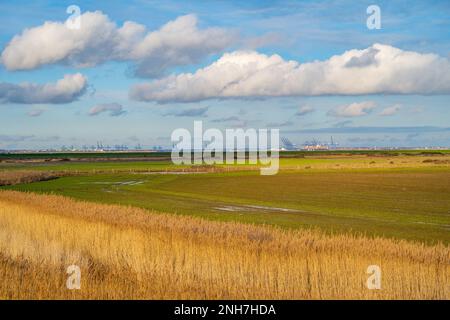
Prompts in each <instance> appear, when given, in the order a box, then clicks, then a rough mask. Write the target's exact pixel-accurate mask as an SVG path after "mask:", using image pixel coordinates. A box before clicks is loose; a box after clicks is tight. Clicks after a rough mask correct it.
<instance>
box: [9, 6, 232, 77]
mask: <svg viewBox="0 0 450 320" xmlns="http://www.w3.org/2000/svg"><path fill="white" fill-rule="evenodd" d="M80 18H81V28H80V29H78V30H76V29H69V28H67V27H66V25H65V24H64V23H63V22H45V23H44V24H43V25H41V26H38V27H34V28H30V29H25V30H24V31H23V32H22V34H20V35H17V36H15V37H14V38H13V39H12V40H11V41H10V42H9V43H8V45H7V46H6V47H5V49H4V50H3V52H2V54H1V62H2V63H3V64H4V66H5V67H6V68H7V69H8V70H29V69H35V68H38V67H41V66H43V65H47V64H55V63H59V64H68V65H72V66H76V67H87V66H94V65H98V64H100V63H104V62H106V61H110V60H115V61H134V62H136V64H135V66H134V71H135V73H136V74H137V75H139V76H148V77H153V76H158V75H161V74H163V72H164V71H165V70H166V69H168V68H171V67H173V66H179V65H187V64H191V63H197V62H199V61H200V60H201V59H202V58H204V57H206V56H208V55H209V54H212V53H217V52H220V51H222V50H223V49H224V48H226V47H227V46H228V45H230V44H231V42H232V41H233V38H234V35H233V34H231V33H229V32H227V31H225V30H223V29H219V28H207V29H199V28H198V27H197V18H196V17H195V16H194V15H186V16H181V17H179V18H177V19H175V20H174V21H170V22H168V23H167V24H165V25H164V26H162V27H161V28H160V29H159V30H156V31H153V32H150V31H148V30H147V29H146V27H145V26H143V25H141V24H138V23H135V22H133V21H127V22H125V23H124V24H123V25H122V26H121V27H118V26H117V25H116V24H115V23H114V22H113V21H111V20H110V19H109V18H108V16H106V15H105V14H103V13H102V12H100V11H95V12H86V13H84V14H82V15H81V17H80Z"/></svg>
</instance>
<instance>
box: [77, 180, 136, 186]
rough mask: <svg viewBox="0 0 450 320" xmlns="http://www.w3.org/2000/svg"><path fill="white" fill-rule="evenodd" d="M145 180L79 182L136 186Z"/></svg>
mask: <svg viewBox="0 0 450 320" xmlns="http://www.w3.org/2000/svg"><path fill="white" fill-rule="evenodd" d="M143 183H144V181H118V182H100V181H98V182H80V183H79V184H102V185H103V184H104V185H115V186H136V185H138V184H143Z"/></svg>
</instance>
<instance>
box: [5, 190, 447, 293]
mask: <svg viewBox="0 0 450 320" xmlns="http://www.w3.org/2000/svg"><path fill="white" fill-rule="evenodd" d="M72 264H76V265H78V266H80V268H81V272H82V277H81V279H82V280H81V290H68V289H66V287H65V283H66V279H67V276H68V275H67V274H66V268H67V267H68V266H69V265H72ZM369 265H379V266H380V267H381V270H382V288H381V290H369V289H367V287H366V281H367V278H368V276H369V275H368V274H367V273H366V270H367V267H368V266H369ZM0 279H2V285H1V286H0V298H2V299H5V298H6V299H50V298H61V299H71V298H80V299H102V298H110V299H120V298H126V299H131V298H133V299H176V298H180V299H217V298H221V299H333V298H336V299H449V298H450V291H449V289H450V288H449V283H450V249H449V247H448V246H444V245H440V244H438V245H433V246H427V245H424V244H419V243H414V242H406V241H403V240H389V239H381V238H373V239H370V238H365V237H359V236H355V235H334V236H333V235H324V234H323V233H320V232H319V231H311V230H309V231H308V230H297V231H294V230H290V231H289V230H280V229H277V228H272V227H264V226H253V225H248V224H239V223H235V222H228V223H224V222H213V221H206V220H201V219H198V218H194V217H187V216H174V215H167V214H160V213H157V212H151V211H148V210H144V209H139V208H134V207H125V206H115V205H105V204H94V203H89V202H81V201H75V200H72V199H68V198H65V197H62V196H54V195H36V194H29V193H19V192H12V191H2V192H0Z"/></svg>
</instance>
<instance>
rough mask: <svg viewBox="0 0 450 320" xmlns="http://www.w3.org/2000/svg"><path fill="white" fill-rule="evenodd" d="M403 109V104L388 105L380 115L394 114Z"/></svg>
mask: <svg viewBox="0 0 450 320" xmlns="http://www.w3.org/2000/svg"><path fill="white" fill-rule="evenodd" d="M400 109H401V105H399V104H395V105H393V106H390V107H387V108H385V109H383V111H381V112H380V116H392V115H394V114H396V113H397V112H399V111H400Z"/></svg>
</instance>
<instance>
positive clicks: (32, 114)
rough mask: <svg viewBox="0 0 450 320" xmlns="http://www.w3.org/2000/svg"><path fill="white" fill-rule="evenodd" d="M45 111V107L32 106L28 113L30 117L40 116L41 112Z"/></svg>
mask: <svg viewBox="0 0 450 320" xmlns="http://www.w3.org/2000/svg"><path fill="white" fill-rule="evenodd" d="M44 112H45V109H42V108H32V109H31V110H29V111H28V112H27V115H28V116H30V117H39V116H40V115H41V114H43V113H44Z"/></svg>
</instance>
